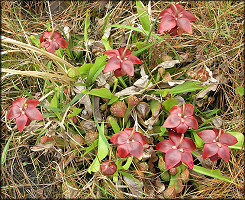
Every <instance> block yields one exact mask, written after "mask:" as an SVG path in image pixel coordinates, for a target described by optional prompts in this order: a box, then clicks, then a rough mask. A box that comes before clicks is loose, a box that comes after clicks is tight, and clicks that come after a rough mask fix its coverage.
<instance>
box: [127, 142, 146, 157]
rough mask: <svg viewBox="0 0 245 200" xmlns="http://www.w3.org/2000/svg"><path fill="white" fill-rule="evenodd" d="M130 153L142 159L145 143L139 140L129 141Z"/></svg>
mask: <svg viewBox="0 0 245 200" xmlns="http://www.w3.org/2000/svg"><path fill="white" fill-rule="evenodd" d="M129 153H130V154H131V155H133V156H134V157H135V158H137V159H139V160H141V159H142V156H143V145H142V144H141V143H139V142H134V141H132V142H131V143H129Z"/></svg>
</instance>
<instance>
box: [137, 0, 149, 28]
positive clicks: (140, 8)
mask: <svg viewBox="0 0 245 200" xmlns="http://www.w3.org/2000/svg"><path fill="white" fill-rule="evenodd" d="M136 8H137V12H138V16H139V20H140V23H141V25H142V27H143V29H144V30H146V31H150V26H151V21H150V18H149V16H148V13H147V9H146V8H145V6H144V5H143V3H142V2H141V1H136Z"/></svg>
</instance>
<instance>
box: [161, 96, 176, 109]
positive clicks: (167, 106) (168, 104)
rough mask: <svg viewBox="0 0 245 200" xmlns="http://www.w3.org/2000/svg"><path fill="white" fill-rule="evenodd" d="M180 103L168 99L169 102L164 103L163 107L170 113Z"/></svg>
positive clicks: (173, 99)
mask: <svg viewBox="0 0 245 200" xmlns="http://www.w3.org/2000/svg"><path fill="white" fill-rule="evenodd" d="M178 103H179V101H178V99H175V98H172V99H168V100H166V101H164V102H163V103H162V106H163V107H164V108H165V109H166V110H167V111H169V110H170V109H171V108H172V107H173V106H176V105H178Z"/></svg>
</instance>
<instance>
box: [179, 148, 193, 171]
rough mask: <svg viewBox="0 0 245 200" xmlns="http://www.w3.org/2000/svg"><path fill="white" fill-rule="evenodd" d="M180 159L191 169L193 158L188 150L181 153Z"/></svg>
mask: <svg viewBox="0 0 245 200" xmlns="http://www.w3.org/2000/svg"><path fill="white" fill-rule="evenodd" d="M181 161H182V162H183V163H185V164H186V165H187V167H188V168H189V169H193V166H194V164H193V158H192V155H191V153H190V152H188V151H185V152H183V153H181Z"/></svg>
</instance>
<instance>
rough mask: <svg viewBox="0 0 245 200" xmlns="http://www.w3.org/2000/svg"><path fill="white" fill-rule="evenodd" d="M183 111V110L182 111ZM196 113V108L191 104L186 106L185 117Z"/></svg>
mask: <svg viewBox="0 0 245 200" xmlns="http://www.w3.org/2000/svg"><path fill="white" fill-rule="evenodd" d="M181 111H182V109H181ZM193 112H194V106H193V105H192V104H190V103H187V104H185V110H184V115H185V116H192V115H193Z"/></svg>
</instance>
